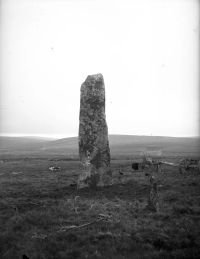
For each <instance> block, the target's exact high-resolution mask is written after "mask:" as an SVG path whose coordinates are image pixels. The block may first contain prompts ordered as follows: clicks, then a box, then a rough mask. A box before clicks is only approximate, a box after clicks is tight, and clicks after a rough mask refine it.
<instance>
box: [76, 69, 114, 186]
mask: <svg viewBox="0 0 200 259" xmlns="http://www.w3.org/2000/svg"><path fill="white" fill-rule="evenodd" d="M79 156H80V161H81V165H82V169H81V174H80V176H79V180H78V188H83V187H96V186H104V185H108V184H110V182H111V171H110V149H109V142H108V128H107V124H106V117H105V86H104V79H103V76H102V74H96V75H89V76H88V77H87V78H86V80H85V82H84V83H83V84H82V85H81V100H80V116H79Z"/></svg>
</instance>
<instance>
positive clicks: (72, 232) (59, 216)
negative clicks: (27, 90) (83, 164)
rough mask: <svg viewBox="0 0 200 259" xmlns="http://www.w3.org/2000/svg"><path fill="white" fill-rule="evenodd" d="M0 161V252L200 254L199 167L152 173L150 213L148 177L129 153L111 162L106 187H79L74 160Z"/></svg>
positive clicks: (47, 256) (56, 256)
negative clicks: (154, 204)
mask: <svg viewBox="0 0 200 259" xmlns="http://www.w3.org/2000/svg"><path fill="white" fill-rule="evenodd" d="M0 162H1V164H0V168H1V170H0V258H3V259H4V258H8V259H12V258H14V259H18V258H22V255H23V254H25V255H27V256H28V257H29V258H30V259H40V258H41V259H60V258H63V259H64V258H148V259H149V258H181V259H182V258H199V255H200V239H199V236H200V175H199V173H197V172H190V173H184V174H179V172H178V170H177V169H176V168H172V167H165V168H164V172H163V173H160V174H156V177H157V179H158V185H159V195H160V210H159V212H152V211H150V210H148V209H147V208H146V204H147V200H148V193H149V180H148V177H147V176H145V174H144V173H142V172H137V173H136V172H132V170H131V161H130V160H123V161H120V160H114V161H113V162H112V171H113V185H112V186H109V187H104V188H98V189H97V190H88V189H84V190H79V191H77V190H76V187H75V186H74V183H75V182H76V179H77V177H78V174H79V173H80V168H79V163H78V162H76V161H63V160H61V159H60V160H59V159H55V160H54V159H40V158H38V159H37V158H34V159H33V158H31V157H27V158H26V159H23V158H20V159H12V158H11V157H9V160H6V159H3V160H1V161H0ZM50 166H60V167H61V171H58V172H50V171H49V170H48V168H49V167H50ZM119 170H121V171H122V172H123V175H120V174H119ZM102 214H103V215H102ZM85 224H86V225H85ZM87 224H88V225H87ZM75 226H78V227H75Z"/></svg>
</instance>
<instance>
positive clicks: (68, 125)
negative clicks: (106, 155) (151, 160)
mask: <svg viewBox="0 0 200 259" xmlns="http://www.w3.org/2000/svg"><path fill="white" fill-rule="evenodd" d="M0 8H1V10H0V11H1V13H0V17H1V27H0V33H1V40H0V44H1V45H0V52H1V67H0V73H1V77H0V91H1V97H0V98H1V99H0V101H1V102H0V105H1V114H0V116H1V126H0V133H1V134H15V135H42V136H54V137H65V136H76V135H77V134H78V126H79V107H80V104H79V102H80V86H81V84H82V83H83V81H84V80H85V79H86V77H87V75H89V74H96V73H102V74H103V76H104V81H105V87H106V118H107V124H108V130H109V133H110V134H131V135H154V136H155V135H159V136H179V137H181V136H197V135H199V112H198V108H199V1H197V0H146V1H143V0H138V1H137V0H135V1H134V0H132V1H131V0H118V1H117V0H114V1H112V0H105V1H104V0H99V1H98V0H40V1H39V0H38V1H37V0H1V1H0Z"/></svg>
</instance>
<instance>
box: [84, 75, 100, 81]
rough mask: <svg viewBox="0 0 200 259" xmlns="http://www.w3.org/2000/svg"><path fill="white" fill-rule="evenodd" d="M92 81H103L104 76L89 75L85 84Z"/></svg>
mask: <svg viewBox="0 0 200 259" xmlns="http://www.w3.org/2000/svg"><path fill="white" fill-rule="evenodd" d="M91 80H95V81H103V75H102V74H95V75H88V76H87V78H86V80H85V82H86V81H91Z"/></svg>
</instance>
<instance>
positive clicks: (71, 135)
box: [0, 133, 200, 139]
mask: <svg viewBox="0 0 200 259" xmlns="http://www.w3.org/2000/svg"><path fill="white" fill-rule="evenodd" d="M110 135H112V136H141V137H170V138H200V136H199V135H192V136H169V135H153V134H150V135H145V134H122V133H120V134H117V133H114V134H113V133H110V134H108V136H110ZM0 137H27V138H28V137H29V138H48V139H63V138H74V137H78V135H73V134H27V133H0Z"/></svg>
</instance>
